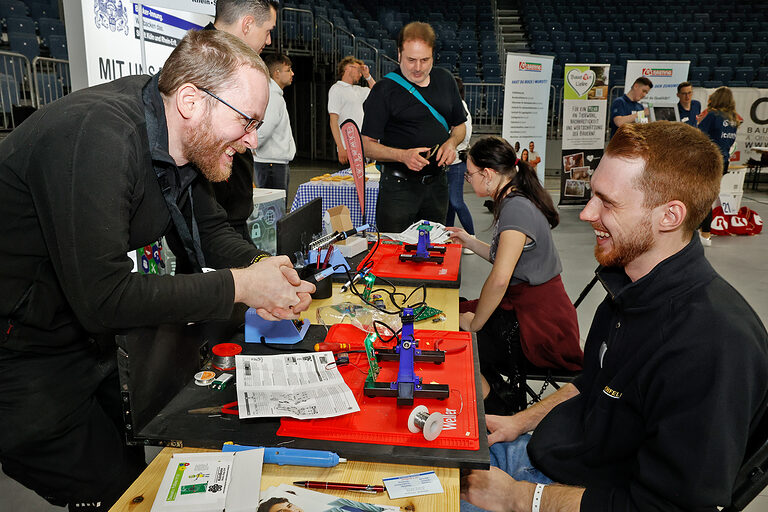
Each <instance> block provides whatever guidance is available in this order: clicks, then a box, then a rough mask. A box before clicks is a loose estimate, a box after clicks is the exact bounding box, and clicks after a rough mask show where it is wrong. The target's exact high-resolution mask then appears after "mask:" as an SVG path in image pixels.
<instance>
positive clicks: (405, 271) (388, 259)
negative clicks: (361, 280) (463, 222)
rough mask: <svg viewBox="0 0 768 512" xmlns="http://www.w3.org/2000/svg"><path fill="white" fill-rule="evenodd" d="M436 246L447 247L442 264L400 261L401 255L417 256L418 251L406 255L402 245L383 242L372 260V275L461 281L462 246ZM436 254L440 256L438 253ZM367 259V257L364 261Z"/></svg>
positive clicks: (420, 279) (419, 279)
mask: <svg viewBox="0 0 768 512" xmlns="http://www.w3.org/2000/svg"><path fill="white" fill-rule="evenodd" d="M434 245H435V247H446V250H445V254H443V255H442V256H443V257H444V259H443V262H442V263H428V262H424V263H415V262H413V261H400V259H399V258H400V255H401V254H416V251H412V252H408V253H406V252H405V250H404V249H403V246H402V245H398V244H391V243H384V242H382V243H380V244H379V247H378V249H376V252H375V253H374V255H373V257H372V258H371V261H373V268H371V273H372V274H373V275H375V276H377V277H384V278H399V279H415V280H418V281H421V282H429V281H441V282H452V281H457V280H458V279H459V264H460V263H461V245H460V244H434ZM434 254H436V255H439V254H438V253H434ZM367 259H368V258H367V257H365V258H363V261H366V260H367ZM361 265H362V262H361ZM358 270H359V268H358Z"/></svg>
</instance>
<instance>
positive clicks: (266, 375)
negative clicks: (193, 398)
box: [235, 352, 360, 419]
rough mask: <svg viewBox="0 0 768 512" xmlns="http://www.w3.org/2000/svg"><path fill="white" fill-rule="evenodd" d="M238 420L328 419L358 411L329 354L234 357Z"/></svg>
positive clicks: (358, 408) (353, 398)
mask: <svg viewBox="0 0 768 512" xmlns="http://www.w3.org/2000/svg"><path fill="white" fill-rule="evenodd" d="M235 366H236V376H237V403H238V411H239V415H240V418H264V417H271V416H280V417H282V416H288V417H291V418H298V419H311V418H331V417H334V416H342V415H344V414H349V413H352V412H358V411H359V410H360V406H359V405H358V404H357V401H356V400H355V396H354V394H353V393H352V390H351V389H349V386H347V384H346V382H344V379H343V378H342V377H341V374H340V373H339V370H338V369H337V368H336V360H335V359H334V357H333V353H332V352H308V353H302V354H278V355H274V356H250V355H238V356H235Z"/></svg>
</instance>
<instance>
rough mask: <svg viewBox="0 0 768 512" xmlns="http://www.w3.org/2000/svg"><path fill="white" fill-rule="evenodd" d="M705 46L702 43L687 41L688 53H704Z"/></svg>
mask: <svg viewBox="0 0 768 512" xmlns="http://www.w3.org/2000/svg"><path fill="white" fill-rule="evenodd" d="M706 49H707V46H706V45H705V44H704V43H688V53H698V54H702V53H705V51H706Z"/></svg>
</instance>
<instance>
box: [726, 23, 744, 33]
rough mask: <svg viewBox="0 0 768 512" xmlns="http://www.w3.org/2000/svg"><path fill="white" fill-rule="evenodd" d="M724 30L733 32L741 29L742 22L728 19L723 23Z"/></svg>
mask: <svg viewBox="0 0 768 512" xmlns="http://www.w3.org/2000/svg"><path fill="white" fill-rule="evenodd" d="M723 30H724V31H725V32H729V33H731V34H733V33H734V32H738V31H739V30H741V23H739V22H738V21H726V22H725V23H724V24H723Z"/></svg>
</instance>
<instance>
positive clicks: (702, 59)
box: [699, 53, 718, 68]
mask: <svg viewBox="0 0 768 512" xmlns="http://www.w3.org/2000/svg"><path fill="white" fill-rule="evenodd" d="M717 62H718V61H717V55H714V54H712V53H702V54H701V55H699V66H707V67H708V68H713V67H715V66H717Z"/></svg>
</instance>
